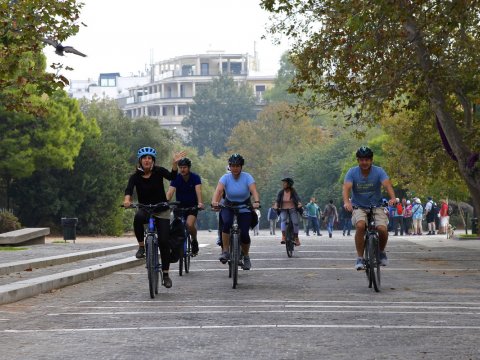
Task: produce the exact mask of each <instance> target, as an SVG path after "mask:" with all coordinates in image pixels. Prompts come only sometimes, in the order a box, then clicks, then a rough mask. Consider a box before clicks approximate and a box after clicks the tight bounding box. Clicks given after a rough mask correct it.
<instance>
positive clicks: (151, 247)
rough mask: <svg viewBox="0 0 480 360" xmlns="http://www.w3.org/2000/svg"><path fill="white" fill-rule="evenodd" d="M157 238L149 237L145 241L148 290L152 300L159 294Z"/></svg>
mask: <svg viewBox="0 0 480 360" xmlns="http://www.w3.org/2000/svg"><path fill="white" fill-rule="evenodd" d="M155 236H156V235H148V236H147V238H146V240H145V246H146V253H147V256H146V259H147V274H148V288H149V291H150V297H151V298H152V299H153V298H154V297H155V294H158V247H157V242H156V241H155Z"/></svg>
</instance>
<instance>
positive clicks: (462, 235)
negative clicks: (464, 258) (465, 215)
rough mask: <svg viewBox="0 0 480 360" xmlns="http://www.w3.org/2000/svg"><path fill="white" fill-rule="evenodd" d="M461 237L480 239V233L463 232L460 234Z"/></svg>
mask: <svg viewBox="0 0 480 360" xmlns="http://www.w3.org/2000/svg"><path fill="white" fill-rule="evenodd" d="M458 238H459V239H479V238H480V235H479V234H461V235H458Z"/></svg>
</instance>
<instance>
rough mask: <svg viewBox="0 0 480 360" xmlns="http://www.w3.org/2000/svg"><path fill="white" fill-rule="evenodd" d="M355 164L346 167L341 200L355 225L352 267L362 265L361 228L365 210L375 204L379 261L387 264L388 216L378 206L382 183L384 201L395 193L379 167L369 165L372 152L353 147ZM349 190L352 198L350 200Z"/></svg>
mask: <svg viewBox="0 0 480 360" xmlns="http://www.w3.org/2000/svg"><path fill="white" fill-rule="evenodd" d="M356 155H357V162H358V166H354V167H352V168H350V170H348V172H347V174H346V175H345V180H344V183H343V202H344V207H345V209H346V210H347V211H353V214H352V224H353V225H354V226H355V229H356V233H355V247H356V249H357V260H356V262H355V269H356V270H362V269H363V268H364V259H363V252H364V248H365V231H366V223H367V210H368V209H369V207H370V206H371V205H373V206H375V207H376V208H375V209H374V217H375V225H376V227H377V231H378V237H379V239H380V264H381V265H382V266H386V265H388V259H387V255H386V254H385V247H386V246H387V241H388V231H387V226H388V217H387V215H386V214H385V211H384V209H383V208H382V207H381V205H382V192H381V190H382V186H383V187H384V188H385V190H386V191H387V193H388V196H389V197H390V200H389V201H388V203H389V204H390V205H392V204H393V203H395V192H394V191H393V187H392V183H391V181H390V179H389V177H388V175H387V173H386V172H385V170H383V169H382V168H381V167H379V166H375V165H373V151H372V150H371V149H370V148H369V147H367V146H362V147H360V148H359V149H358V150H357V153H356ZM350 192H351V193H352V197H351V200H350Z"/></svg>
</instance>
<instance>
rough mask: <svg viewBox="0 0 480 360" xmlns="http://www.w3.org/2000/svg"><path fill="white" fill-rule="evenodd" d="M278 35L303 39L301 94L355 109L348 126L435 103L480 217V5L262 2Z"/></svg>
mask: <svg viewBox="0 0 480 360" xmlns="http://www.w3.org/2000/svg"><path fill="white" fill-rule="evenodd" d="M261 6H262V7H263V8H264V9H266V10H268V11H270V12H272V13H273V14H274V17H275V18H276V20H275V21H274V23H273V25H272V27H271V32H272V33H273V34H285V35H286V36H287V37H289V38H290V39H292V40H293V42H294V44H293V46H292V50H291V57H290V59H291V60H292V62H293V64H294V65H295V67H296V69H297V72H296V77H295V80H294V83H293V86H292V89H293V91H295V92H298V93H304V92H305V91H310V92H311V93H310V94H311V96H312V97H313V99H314V100H322V101H323V104H324V105H325V106H329V107H331V108H333V109H336V110H343V109H349V110H351V111H350V112H349V114H348V115H347V117H346V121H347V123H348V124H350V125H353V126H359V125H361V124H373V123H375V122H377V121H378V119H379V118H380V117H381V116H382V114H383V111H384V110H385V106H387V105H388V106H389V107H391V108H393V109H394V110H398V109H400V108H405V107H407V108H415V107H416V106H418V104H419V102H420V103H421V102H422V101H424V102H425V103H427V104H429V107H430V110H431V112H432V115H431V116H430V118H429V119H428V121H429V122H430V123H435V122H437V125H438V127H439V129H440V130H439V131H440V133H441V134H442V136H443V143H444V146H445V147H446V149H447V150H448V151H449V152H450V154H451V156H452V158H454V159H455V160H456V162H457V165H458V171H459V173H460V174H461V177H462V178H463V180H464V181H465V183H466V184H467V186H468V189H469V192H470V195H471V196H472V199H473V202H474V205H475V208H476V209H477V212H480V167H479V163H478V157H479V151H480V149H479V145H478V138H479V135H480V126H479V124H478V123H477V124H475V123H474V122H473V120H472V119H473V116H472V108H473V107H472V100H473V99H475V98H477V97H478V91H479V80H480V77H479V75H478V67H479V64H480V53H479V52H478V51H477V49H478V47H479V45H480V25H479V22H478V19H479V17H480V3H478V2H477V1H463V2H458V1H433V0H431V1H422V2H412V1H407V0H398V1H392V0H383V1H376V2H371V1H355V0H351V1H336V0H322V1H297V2H293V3H292V2H291V1H287V0H262V1H261Z"/></svg>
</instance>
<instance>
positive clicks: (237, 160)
mask: <svg viewBox="0 0 480 360" xmlns="http://www.w3.org/2000/svg"><path fill="white" fill-rule="evenodd" d="M243 164H245V159H244V158H243V156H242V155H240V154H233V155H231V156H230V157H229V158H228V165H240V166H243Z"/></svg>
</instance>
